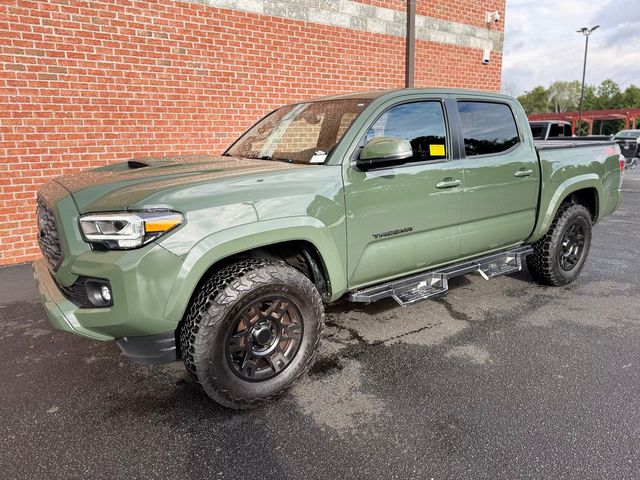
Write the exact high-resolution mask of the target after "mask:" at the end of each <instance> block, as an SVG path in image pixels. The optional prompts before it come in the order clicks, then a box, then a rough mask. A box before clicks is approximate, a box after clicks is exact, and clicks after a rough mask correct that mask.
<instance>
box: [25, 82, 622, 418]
mask: <svg viewBox="0 0 640 480" xmlns="http://www.w3.org/2000/svg"><path fill="white" fill-rule="evenodd" d="M623 167H624V163H623V160H621V157H620V150H619V147H618V146H617V145H616V144H615V143H613V142H593V141H589V142H579V141H575V142H567V141H564V142H540V143H535V142H534V141H533V140H532V135H531V131H530V129H529V124H528V122H527V117H526V116H525V113H524V111H523V109H522V107H521V106H520V105H519V104H518V103H517V101H515V100H514V99H513V98H511V97H507V96H503V95H497V94H489V93H481V92H473V91H462V90H444V89H433V90H430V89H405V90H393V91H376V92H366V93H354V94H350V95H342V96H335V97H331V98H323V99H319V100H316V101H309V102H304V103H298V104H295V105H289V106H285V107H282V108H280V109H278V110H275V111H274V112H272V113H270V114H269V115H267V116H266V117H264V118H263V119H262V120H260V121H259V122H258V123H256V124H255V125H254V126H253V127H252V128H250V129H249V130H248V131H247V132H246V133H245V134H244V135H242V136H241V137H240V138H239V139H238V140H237V141H236V142H235V143H233V145H231V146H230V147H229V148H228V149H227V150H226V151H225V152H224V153H223V154H222V156H185V157H163V158H145V159H135V160H130V161H128V162H124V163H118V164H115V165H109V166H106V167H102V168H97V169H94V170H90V171H85V172H81V173H78V174H75V175H67V176H63V177H59V178H56V179H54V180H53V181H51V182H50V183H48V184H46V185H44V186H43V187H42V188H41V189H40V192H39V195H38V227H39V243H40V246H41V249H42V253H43V258H42V259H41V260H38V261H37V262H35V264H34V272H35V277H36V279H37V282H38V284H39V291H40V295H41V298H42V301H43V303H44V306H45V309H46V311H47V314H48V317H49V319H50V321H51V322H52V323H53V325H54V326H55V327H56V328H59V329H61V330H65V331H68V332H72V333H75V334H77V335H81V336H85V337H88V338H91V339H95V340H104V341H109V340H117V342H118V345H119V346H120V348H121V349H122V351H123V352H124V354H126V355H127V356H128V357H129V358H131V359H132V360H133V361H136V362H139V363H161V362H170V361H175V360H178V359H182V360H183V361H184V363H185V365H186V368H187V369H188V371H189V372H191V374H192V375H193V377H194V378H195V380H196V381H197V382H198V383H199V384H200V385H201V386H202V388H203V389H204V390H205V391H206V393H207V394H208V395H209V396H210V397H211V398H213V399H214V400H216V401H218V402H220V403H221V404H223V405H226V406H228V407H233V408H248V407H252V406H255V405H258V404H261V403H263V402H265V401H266V400H269V399H271V398H274V397H276V396H278V395H279V394H281V393H282V392H284V391H285V390H286V389H287V388H288V387H290V386H291V385H292V383H293V382H294V381H295V380H296V379H297V378H299V377H300V376H301V375H302V374H303V373H304V372H305V371H306V369H307V368H308V367H309V366H310V364H311V363H312V362H313V359H314V356H315V354H316V352H317V350H318V345H319V342H320V338H321V335H322V329H323V315H324V313H323V311H324V309H323V305H324V304H325V303H331V302H334V301H336V300H338V299H340V298H343V297H344V298H346V299H348V300H349V301H352V302H366V303H368V302H372V301H375V300H378V299H381V298H385V297H391V298H393V299H395V300H396V301H397V302H398V303H400V304H401V305H407V304H412V303H414V302H417V301H420V300H423V299H426V298H429V297H433V296H437V295H442V294H444V293H445V292H446V291H447V281H448V279H449V278H452V277H454V276H456V275H463V274H467V273H471V272H476V273H478V274H480V275H482V276H483V277H484V278H487V279H488V278H491V277H494V276H497V275H501V274H506V273H511V272H516V271H519V270H520V269H521V268H522V266H523V263H524V262H525V261H526V263H527V265H528V268H529V271H530V272H531V274H532V276H533V277H534V278H535V279H536V280H537V281H539V282H541V283H543V284H546V285H565V284H567V283H569V282H572V281H573V280H574V279H575V278H576V277H577V275H578V274H579V273H580V270H581V269H582V267H583V265H584V262H585V260H586V257H587V253H588V251H589V245H590V242H591V228H592V225H593V224H594V223H596V222H597V221H599V220H600V219H602V218H603V217H605V216H607V215H609V214H611V213H612V212H613V211H614V210H615V209H616V207H617V206H618V204H619V203H620V199H621V192H620V187H621V183H622V171H623ZM426 312H427V311H425V314H427V313H426Z"/></svg>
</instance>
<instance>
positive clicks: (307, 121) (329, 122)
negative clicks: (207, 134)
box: [226, 98, 371, 164]
mask: <svg viewBox="0 0 640 480" xmlns="http://www.w3.org/2000/svg"><path fill="white" fill-rule="evenodd" d="M370 101H371V100H370V99H366V98H365V99H361V98H356V99H343V100H326V101H319V102H310V103H299V104H297V105H288V106H286V107H282V108H280V109H278V110H276V111H275V112H273V113H271V114H269V115H267V116H266V117H264V118H263V119H262V120H260V121H259V122H258V123H257V124H256V125H254V126H253V127H252V128H250V129H249V130H248V131H247V132H246V133H245V134H244V135H242V137H240V139H239V140H238V141H237V142H236V143H235V144H234V145H233V146H232V147H231V148H230V149H229V150H227V152H226V155H231V156H234V157H243V158H257V159H262V160H282V161H287V162H292V163H318V164H320V163H324V161H325V159H326V158H327V156H328V155H329V153H331V150H332V149H333V148H334V147H335V146H336V145H337V143H338V142H339V141H340V139H341V138H342V136H343V135H344V134H345V132H346V131H347V129H348V128H349V126H351V124H352V123H353V121H354V120H355V119H356V117H357V116H358V115H359V114H360V112H361V111H362V110H363V109H364V108H365V107H366V106H367V105H368V104H369V102H370Z"/></svg>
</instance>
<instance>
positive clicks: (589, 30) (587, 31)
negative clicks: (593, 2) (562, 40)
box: [576, 25, 600, 131]
mask: <svg viewBox="0 0 640 480" xmlns="http://www.w3.org/2000/svg"><path fill="white" fill-rule="evenodd" d="M599 27H600V25H596V26H595V27H592V28H588V27H582V28H581V29H580V30H576V33H581V34H583V35H584V38H585V41H584V63H583V65H582V88H581V89H580V108H579V109H578V131H579V130H580V127H581V126H582V102H583V100H584V78H585V74H586V73H587V51H588V50H589V35H591V34H592V33H593V31H594V30H595V29H596V28H599Z"/></svg>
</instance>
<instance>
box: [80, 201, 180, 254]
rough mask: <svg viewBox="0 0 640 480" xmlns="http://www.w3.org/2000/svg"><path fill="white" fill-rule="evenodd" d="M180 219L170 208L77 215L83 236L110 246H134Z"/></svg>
mask: <svg viewBox="0 0 640 480" xmlns="http://www.w3.org/2000/svg"><path fill="white" fill-rule="evenodd" d="M182 221H183V218H182V215H181V214H180V213H178V212H171V211H166V210H165V211H148V212H115V213H91V214H88V215H83V216H81V217H80V230H81V231H82V235H83V236H84V238H85V240H86V241H87V242H89V243H92V244H97V245H102V246H103V247H106V248H107V249H110V250H123V249H128V248H137V247H140V246H142V245H145V244H147V243H149V242H152V241H153V240H155V239H156V238H158V237H160V236H161V235H164V234H165V233H167V232H168V231H169V230H172V229H174V228H175V227H177V226H178V225H180V224H181V223H182Z"/></svg>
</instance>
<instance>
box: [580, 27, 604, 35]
mask: <svg viewBox="0 0 640 480" xmlns="http://www.w3.org/2000/svg"><path fill="white" fill-rule="evenodd" d="M597 28H600V25H596V26H595V27H591V28H589V27H582V28H580V29H578V30H576V33H581V34H583V35H584V36H585V37H588V36H589V35H591V34H592V33H593V31H594V30H596V29H597Z"/></svg>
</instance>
